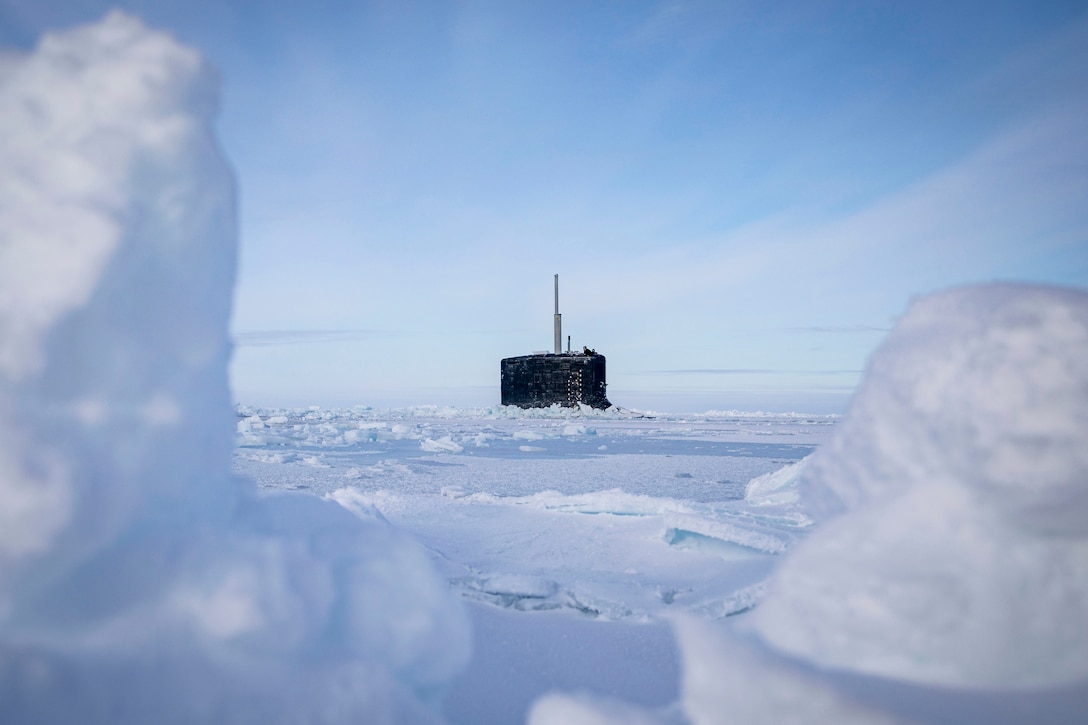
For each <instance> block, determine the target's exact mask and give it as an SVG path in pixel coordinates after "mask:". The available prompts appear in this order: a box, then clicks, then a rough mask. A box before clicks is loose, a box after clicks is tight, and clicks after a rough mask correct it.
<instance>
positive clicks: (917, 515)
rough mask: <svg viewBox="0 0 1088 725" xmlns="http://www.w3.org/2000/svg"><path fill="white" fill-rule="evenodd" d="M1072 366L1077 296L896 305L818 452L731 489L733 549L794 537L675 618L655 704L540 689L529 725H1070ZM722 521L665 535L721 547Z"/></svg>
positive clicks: (1082, 331)
mask: <svg viewBox="0 0 1088 725" xmlns="http://www.w3.org/2000/svg"><path fill="white" fill-rule="evenodd" d="M1085 361H1088V293H1085V292H1083V291H1080V290H1069V289H1060V288H1048V287H1037V286H1025V285H1001V284H995V285H985V286H978V287H968V288H960V289H954V290H950V291H948V292H944V293H941V294H937V295H934V296H931V297H928V298H924V299H921V300H919V301H917V302H915V303H914V304H913V305H912V307H911V309H910V310H909V311H908V313H907V314H906V315H905V317H904V318H903V320H902V321H901V322H900V323H899V325H898V326H897V328H896V329H895V330H894V331H893V333H892V334H891V336H890V337H889V338H888V340H887V341H886V342H885V344H884V345H882V346H881V347H880V348H879V350H878V351H877V352H876V353H875V354H874V356H873V358H872V360H871V361H870V364H869V368H868V371H867V373H866V376H865V378H864V381H863V383H862V386H861V388H860V390H859V391H858V393H857V396H856V399H855V401H854V403H853V405H852V406H851V409H850V411H849V412H848V414H847V416H846V417H845V419H844V420H843V422H842V423H841V424H840V425H839V426H838V427H836V428H835V430H834V431H833V432H832V434H831V438H830V440H829V442H828V443H827V444H825V445H824V446H821V447H820V448H819V449H818V450H817V451H816V452H815V453H814V454H813V455H812V456H811V457H809V458H807V459H805V460H804V461H802V462H799V463H796V464H792V465H790V466H787V467H784V468H782V469H781V470H778V471H775V472H771V473H768V474H766V475H763V476H760V477H757V478H754V479H753V480H751V481H750V482H749V483H748V485H747V486H746V497H745V505H744V507H743V509H742V510H738V511H737V512H736V513H737V514H738V515H739V514H743V516H738V517H735V518H739V520H741V521H744V522H745V525H744V527H743V528H742V532H743V533H744V535H745V536H746V537H750V536H751V535H752V534H753V533H754V532H755V530H754V529H750V528H749V526H750V525H751V524H750V522H751V521H752V520H762V521H763V523H765V524H766V525H767V526H768V527H770V529H771V531H772V532H776V533H780V534H781V533H786V532H788V531H789V530H790V529H789V526H790V524H791V523H792V524H795V525H798V526H800V527H801V528H800V530H803V531H808V530H810V529H811V530H812V533H811V534H810V535H809V536H808V537H803V538H799V539H796V540H794V541H791V542H790V545H789V546H788V548H787V550H786V551H785V553H784V555H782V556H781V557H779V558H778V561H779V563H778V565H777V567H776V568H775V570H774V572H773V574H772V575H771V577H770V579H769V580H766V581H760V582H756V583H753V584H751V585H749V586H748V587H744V588H740V589H735V590H734V591H733V592H732V594H731V595H730V596H728V597H725V598H723V599H722V600H721V602H720V604H719V607H721V608H715V607H707V608H705V609H700V608H699V607H688V608H687V609H686V610H676V611H677V615H674V618H673V621H674V630H675V633H676V636H677V640H678V643H679V646H680V650H681V654H682V678H681V681H682V686H681V693H680V694H679V695H678V697H677V699H676V700H675V702H674V703H673V706H671V707H660V706H659V707H657V708H646V707H643V708H632V704H631V703H630V702H627V703H624V702H616V701H615V700H613V699H609V698H607V697H601V696H591V695H587V694H580V695H579V694H571V695H561V694H556V693H553V694H550V695H548V696H546V697H542V698H540V699H539V700H538V701H537V703H536V704H535V706H534V708H533V709H532V714H531V722H533V723H534V724H535V725H549V724H550V723H560V722H562V723H568V724H569V723H602V722H604V723H608V722H624V721H641V722H657V723H672V722H685V723H693V724H697V725H699V724H703V723H730V722H744V723H777V722H797V723H825V722H840V723H850V722H857V723H879V722H907V721H909V722H933V723H938V722H942V723H943V722H994V723H996V722H1002V723H1034V722H1055V723H1058V722H1061V723H1074V722H1080V721H1081V720H1082V719H1083V713H1084V707H1085V705H1086V703H1088V686H1086V684H1088V617H1086V616H1085V613H1086V612H1088V537H1086V536H1085V531H1084V526H1083V522H1084V521H1085V519H1084V518H1083V516H1082V513H1083V511H1084V506H1085V505H1086V502H1088V466H1086V465H1085V455H1086V453H1085V452H1086V451H1088V438H1086V433H1085V431H1086V430H1088V427H1086V426H1085V423H1086V422H1088V421H1086V420H1085V416H1088V365H1086V364H1085ZM995 464H996V465H995ZM764 511H766V512H767V513H769V514H770V516H768V517H767V518H765V519H761V517H760V512H764ZM732 520H733V519H723V518H721V517H717V518H709V519H705V520H701V522H700V525H699V526H690V525H689V526H684V527H682V526H676V527H675V531H676V533H677V534H680V533H682V532H683V531H690V532H692V533H693V534H697V536H701V537H703V538H702V539H699V538H696V540H697V541H699V542H700V543H701V542H702V541H703V540H704V539H705V540H711V539H709V538H708V537H707V536H706V535H707V534H710V533H714V532H717V531H723V532H725V533H726V535H724V536H721V537H714V538H715V539H716V540H718V541H723V542H724V541H728V540H729V539H731V538H735V537H733V536H732V532H731V531H730V528H729V527H730V524H731V521H732ZM812 523H815V524H816V525H815V526H808V525H807V524H812ZM699 532H703V533H701V534H700V533H699ZM691 539H692V537H691V536H688V537H686V538H681V543H682V542H684V541H690V540H691ZM749 609H750V611H748V610H749ZM681 612H682V614H681ZM730 613H743V615H742V616H740V617H730V618H729V619H726V620H721V621H719V622H715V621H714V620H713V619H712V618H713V617H715V616H718V617H721V616H724V615H728V614H730Z"/></svg>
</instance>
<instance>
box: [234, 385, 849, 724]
mask: <svg viewBox="0 0 1088 725" xmlns="http://www.w3.org/2000/svg"><path fill="white" fill-rule="evenodd" d="M238 415H239V422H238V438H237V440H238V448H237V449H236V451H235V456H234V470H235V472H236V473H238V474H240V475H243V476H247V477H249V478H251V479H253V480H255V481H256V482H257V483H258V485H259V486H260V487H261V488H262V490H264V491H266V492H269V493H272V492H276V491H283V490H291V491H297V490H302V491H306V492H308V493H311V494H314V495H318V496H324V497H329V498H333V499H335V500H337V501H339V502H340V503H342V504H343V505H345V506H348V507H349V508H351V509H352V510H355V511H358V512H359V513H360V514H361V515H365V516H378V515H380V516H382V517H384V518H385V519H386V520H388V521H389V522H391V523H392V524H393V525H395V526H397V527H399V528H402V529H404V530H407V531H409V532H411V534H412V535H413V536H414V537H415V538H416V539H418V540H419V541H420V542H422V543H423V544H424V545H425V546H426V547H427V549H428V550H429V551H430V552H431V554H432V556H433V558H434V561H435V564H436V566H437V568H438V569H439V571H441V573H442V576H443V577H444V578H445V579H446V581H448V582H449V584H450V586H451V587H452V588H453V589H454V591H456V592H457V593H458V595H459V596H461V597H462V598H464V599H465V600H467V601H468V602H470V603H472V604H474V605H476V604H478V605H480V606H481V607H489V608H499V609H505V610H510V611H513V612H517V613H521V616H520V618H518V617H503V616H500V615H498V614H496V613H494V612H489V611H485V610H481V609H479V608H478V607H475V606H474V607H473V611H474V612H475V619H476V620H477V629H478V630H480V629H483V630H490V629H493V628H496V627H499V628H500V631H501V626H500V625H501V624H505V626H506V627H507V628H508V629H509V632H505V633H502V634H500V635H492V636H503V637H504V639H505V640H506V644H505V646H504V647H499V646H498V643H497V642H493V641H483V640H482V639H481V637H480V636H479V635H478V637H477V640H478V641H477V649H478V650H479V649H481V648H483V649H485V650H491V649H494V650H502V649H506V650H508V651H507V654H506V657H507V658H509V657H511V656H512V654H513V651H511V650H516V651H519V652H520V655H519V657H518V660H519V667H518V668H516V669H512V670H511V671H510V673H509V674H508V675H507V676H504V677H501V678H500V682H495V681H494V679H495V675H494V673H492V674H491V675H489V677H488V680H489V681H490V682H491V685H492V688H491V689H489V691H488V692H487V693H474V696H473V697H471V698H463V699H459V696H461V695H464V694H467V692H468V691H469V690H470V689H472V688H474V687H479V686H480V683H477V682H475V680H474V673H473V672H472V671H471V670H470V672H469V673H468V674H467V675H465V676H463V677H462V678H461V680H459V687H458V688H457V689H455V691H454V693H453V694H452V695H451V696H450V698H451V704H450V705H449V706H448V710H449V714H450V716H451V718H454V719H456V720H458V721H463V722H466V723H467V722H511V721H517V720H520V719H522V718H523V717H524V708H527V707H528V705H529V704H530V702H531V699H530V698H531V696H534V695H535V696H539V695H542V694H544V692H546V691H548V690H550V689H553V688H556V687H562V686H564V685H565V686H567V687H578V688H579V689H589V690H591V691H596V692H598V693H599V694H611V695H614V696H623V697H625V698H630V699H634V700H636V701H638V702H640V703H642V704H646V705H664V704H666V703H668V702H669V701H671V700H672V699H674V698H675V696H676V692H677V689H676V688H677V684H678V670H677V665H676V660H675V654H674V651H673V645H672V643H671V639H670V636H669V634H668V630H667V627H665V624H666V620H665V619H664V617H665V615H667V614H669V613H672V612H686V613H690V614H693V615H696V616H700V617H707V618H711V619H718V618H722V617H726V616H730V615H732V614H736V613H738V612H743V611H745V610H747V609H748V608H750V607H752V606H753V605H755V604H756V603H758V601H759V599H760V597H761V596H762V594H763V591H764V582H765V579H766V578H767V576H768V575H769V573H770V572H771V570H772V569H773V566H774V561H775V559H776V557H777V556H778V555H779V554H780V553H781V552H783V551H784V550H785V549H786V548H787V547H788V546H789V545H790V543H791V542H792V541H793V540H794V539H795V538H796V537H797V536H799V535H800V534H801V533H802V532H803V531H804V528H805V527H806V526H807V524H808V523H809V522H808V520H807V519H806V518H805V517H804V516H803V515H801V514H800V513H799V512H798V511H797V510H796V508H795V507H792V506H789V505H779V506H772V505H768V502H767V501H766V500H764V499H761V498H760V497H759V496H758V494H757V493H756V492H753V495H752V497H751V498H752V501H746V500H745V490H746V484H747V483H748V481H750V480H751V479H754V478H758V477H760V476H765V475H766V474H770V473H773V472H775V471H779V470H780V469H783V468H784V467H787V466H791V465H792V464H794V463H795V462H797V461H798V460H799V459H801V458H803V457H804V456H806V455H808V454H809V453H811V452H812V450H813V449H814V447H815V446H817V445H818V444H819V443H820V442H821V441H822V440H823V439H824V438H825V437H826V435H827V434H828V432H829V431H830V430H831V428H832V426H833V425H834V424H835V421H836V418H835V417H833V416H803V415H800V416H799V415H773V414H746V413H737V412H728V413H723V412H710V413H707V414H703V415H691V416H674V415H663V414H655V413H647V414H640V413H636V412H632V411H624V410H616V409H612V410H611V411H605V412H602V411H596V410H593V409H590V408H582V409H581V410H564V409H560V408H558V407H556V408H552V409H547V410H529V411H522V410H519V409H517V408H512V407H508V408H503V407H501V406H496V407H495V408H489V409H477V410H459V409H445V408H438V407H420V408H408V409H401V410H385V411H379V410H370V409H365V408H356V409H352V410H339V411H337V410H321V409H312V410H262V409H252V408H246V407H240V408H239V413H238ZM544 612H554V613H556V614H559V615H567V616H573V617H578V618H579V619H577V620H570V619H555V618H554V617H551V618H547V621H546V622H545V623H544V626H549V627H550V628H551V629H552V630H553V632H552V634H553V635H556V634H558V635H559V636H560V639H562V638H564V637H571V636H573V634H572V633H566V632H565V628H567V627H570V628H574V631H575V632H579V634H578V638H579V639H581V640H583V641H587V642H593V641H594V639H595V637H594V635H595V634H597V633H599V634H600V637H601V638H603V639H605V640H606V641H608V636H609V635H611V637H612V639H613V640H616V641H618V643H619V644H621V645H623V646H629V645H630V644H631V643H638V642H642V641H644V640H645V639H646V638H650V639H652V640H653V641H654V646H653V647H650V648H643V649H642V650H639V649H638V648H637V647H636V648H635V651H633V652H630V653H628V655H627V656H622V653H621V652H616V653H613V654H614V655H615V656H609V654H608V653H607V652H604V651H599V650H600V649H601V647H599V646H596V645H594V646H586V647H584V648H580V647H577V646H572V645H573V644H574V643H573V642H571V643H568V644H567V645H566V646H565V647H564V649H565V650H566V651H565V652H564V653H563V656H562V658H561V661H560V662H555V663H552V667H553V669H556V670H567V673H566V675H565V676H557V677H556V676H553V677H541V676H540V673H539V671H538V668H537V667H536V666H535V665H536V664H542V663H537V662H535V660H538V659H546V658H547V657H548V656H549V653H550V652H553V653H554V652H555V650H556V649H557V646H556V645H555V644H552V645H550V646H549V647H546V648H544V650H543V651H537V647H530V646H517V645H515V646H513V647H511V644H510V643H511V642H515V643H516V642H517V641H518V640H519V639H521V638H522V637H524V635H525V633H527V632H531V631H535V629H536V628H537V627H539V626H541V622H540V621H539V620H542V619H544V617H542V616H541V613H544ZM534 617H535V618H536V619H534ZM589 620H592V621H593V622H594V623H600V626H599V627H596V628H594V627H588V628H587V625H586V624H585V623H584V622H586V621H589ZM605 622H622V623H626V624H630V625H637V626H638V627H639V629H624V630H620V631H616V630H615V628H607V627H606V626H604V624H603V623H605ZM621 632H622V634H621ZM617 638H618V639H617ZM627 640H629V641H627ZM527 644H528V643H526V645H527ZM537 644H538V645H539V643H537ZM488 659H489V657H487V656H480V657H479V660H478V661H479V666H480V667H482V668H487V670H488V671H489V672H490V671H491V670H493V668H494V664H492V663H488ZM579 660H588V661H592V662H595V666H593V667H588V668H587V667H586V666H585V665H584V664H583V665H581V666H579V665H578V661H579ZM459 690H460V691H459ZM461 691H463V692H461ZM481 695H485V696H481ZM466 700H467V701H470V702H471V703H472V706H471V708H470V707H469V704H468V702H466Z"/></svg>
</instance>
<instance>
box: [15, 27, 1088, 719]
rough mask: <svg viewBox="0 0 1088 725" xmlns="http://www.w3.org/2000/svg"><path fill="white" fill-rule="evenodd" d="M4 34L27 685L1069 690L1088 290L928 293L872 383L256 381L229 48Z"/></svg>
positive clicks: (1087, 384) (706, 705) (812, 694)
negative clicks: (642, 388)
mask: <svg viewBox="0 0 1088 725" xmlns="http://www.w3.org/2000/svg"><path fill="white" fill-rule="evenodd" d="M3 64H4V67H3V68H2V69H0V131H2V132H0V721H3V722H75V721H92V722H93V721H98V722H117V723H129V722H131V723H135V722H141V723H142V722H161V721H166V722H170V721H177V722H203V721H209V722H221V721H225V722H269V723H275V722H315V723H321V722H327V723H342V722H356V721H361V722H377V723H381V722H390V723H393V722H396V723H404V722H411V723H416V722H442V721H447V722H454V723H474V724H486V723H510V722H519V721H526V720H527V721H528V722H531V723H533V724H534V725H548V724H549V723H564V724H565V725H569V724H570V723H619V722H624V723H627V722H640V723H686V724H692V725H702V724H704V723H720V722H745V723H778V722H797V723H824V722H842V723H852V722H865V723H879V722H889V723H890V722H905V721H912V722H934V723H936V722H994V723H996V722H1076V721H1078V716H1079V715H1080V716H1082V714H1083V712H1084V710H1085V708H1086V707H1088V616H1086V615H1085V613H1086V612H1088V524H1086V522H1088V490H1086V485H1088V438H1086V431H1088V425H1086V424H1088V420H1086V418H1088V364H1086V361H1088V293H1086V292H1084V291H1081V290H1070V289H1057V288H1049V287H1039V286H1025V285H1010V284H993V285H984V286H978V287H969V288H961V289H955V290H950V291H947V292H944V293H940V294H937V295H933V296H930V297H927V298H923V299H920V300H917V301H915V302H914V303H913V304H912V306H911V308H910V310H909V311H908V312H907V314H906V315H905V316H904V317H903V319H902V320H901V321H900V322H899V324H898V325H897V327H896V329H895V330H894V331H893V333H892V334H891V335H890V336H889V337H888V339H887V341H886V342H885V343H884V344H883V345H882V347H881V348H880V349H879V350H878V351H877V353H876V354H875V355H874V356H873V358H872V360H871V361H870V363H869V366H868V370H867V372H866V374H865V378H864V381H863V383H862V386H861V387H860V389H859V390H858V392H857V395H856V398H855V400H854V402H853V404H852V406H851V409H850V411H849V413H848V415H847V416H846V417H845V418H843V419H841V420H840V419H839V418H837V417H835V416H813V415H806V414H804V413H790V414H768V413H759V412H744V411H735V410H724V411H721V410H716V411H708V412H706V413H703V414H699V415H682V416H681V415H671V414H667V413H659V412H654V411H639V410H628V409H622V408H611V409H609V410H606V411H601V410H596V409H593V408H589V407H586V406H582V407H579V408H575V409H565V408H560V407H557V406H556V407H552V408H546V409H534V410H521V409H518V408H512V407H503V406H498V405H496V406H490V407H485V408H473V409H463V408H456V407H452V406H439V405H430V406H416V407H408V408H398V409H381V410H378V409H373V408H370V407H366V406H359V407H355V408H345V409H322V408H320V407H317V406H310V407H308V408H304V409H266V408H261V407H254V406H236V407H234V408H233V409H232V407H231V406H230V403H229V400H230V397H229V392H228V389H227V372H226V364H227V360H228V357H229V354H230V346H229V341H228V336H227V323H228V318H229V312H230V298H231V285H232V282H233V274H234V255H235V247H236V238H235V237H236V235H235V229H234V211H233V209H234V191H233V182H232V179H231V176H230V172H229V169H228V167H227V165H226V163H225V161H224V160H223V159H222V158H221V155H220V153H219V151H218V149H217V147H216V145H215V142H214V134H213V132H212V128H211V124H212V122H213V119H214V114H215V107H216V97H217V81H216V79H215V75H214V73H213V72H212V71H211V70H210V69H209V68H208V67H207V66H206V64H205V63H204V61H203V60H202V59H201V58H200V57H199V56H198V55H196V54H195V53H193V52H192V51H190V50H188V49H186V48H184V47H182V46H181V45H179V44H178V43H177V42H176V41H174V40H173V39H171V38H169V37H167V36H165V35H162V34H160V33H156V32H153V31H150V30H148V29H147V28H145V27H144V26H143V25H142V24H141V23H140V22H139V21H137V20H135V19H133V18H131V17H129V16H126V15H124V14H121V13H112V14H110V15H108V16H107V17H106V18H105V19H104V20H103V21H101V22H99V23H97V24H95V25H91V26H87V27H84V28H77V29H75V30H71V31H68V32H64V33H57V34H53V35H49V36H46V37H45V38H43V39H42V41H41V43H40V45H39V47H38V48H37V49H36V50H35V51H34V52H33V53H31V54H28V55H26V56H23V57H20V58H17V59H14V60H8V59H5V60H4V61H3Z"/></svg>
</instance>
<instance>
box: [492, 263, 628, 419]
mask: <svg viewBox="0 0 1088 725" xmlns="http://www.w3.org/2000/svg"><path fill="white" fill-rule="evenodd" d="M554 321H555V352H554V353H547V352H540V353H533V354H532V355H521V356H519V357H508V358H503V360H502V362H501V364H500V370H501V375H502V404H503V405H516V406H518V407H519V408H547V407H548V406H551V405H555V404H556V403H558V404H559V405H562V406H566V407H571V408H573V407H574V406H576V405H578V404H579V403H584V404H586V405H589V406H592V407H594V408H608V407H611V405H612V404H611V403H610V402H608V398H607V397H606V395H605V388H606V383H605V359H604V355H599V354H598V353H597V351H596V350H591V349H589V348H588V347H583V348H582V351H581V352H571V350H570V337H569V336H568V337H567V351H566V352H563V317H562V315H560V314H559V275H558V274H557V275H555V317H554Z"/></svg>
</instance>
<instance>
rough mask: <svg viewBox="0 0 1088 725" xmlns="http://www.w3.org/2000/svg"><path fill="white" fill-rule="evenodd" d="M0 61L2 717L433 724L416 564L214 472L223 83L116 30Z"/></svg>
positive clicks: (223, 213) (220, 353)
mask: <svg viewBox="0 0 1088 725" xmlns="http://www.w3.org/2000/svg"><path fill="white" fill-rule="evenodd" d="M2 63H3V65H2V67H0V721H2V722H133V723H136V722H139V723H144V722H171V721H174V722H200V721H207V722H344V721H349V720H352V719H355V720H358V719H359V718H362V717H364V716H365V718H366V721H367V722H382V721H387V722H394V721H395V722H404V721H421V722H423V721H428V720H430V719H437V710H436V709H435V706H434V702H435V700H436V698H437V696H438V695H439V694H440V692H441V690H442V688H443V686H444V684H445V683H446V682H447V681H448V679H449V678H450V677H451V676H452V675H453V674H455V673H456V672H457V671H458V670H459V668H460V667H461V666H462V665H463V663H464V662H465V661H466V660H467V656H468V636H467V625H466V621H465V617H464V613H463V611H462V609H461V608H460V606H459V605H457V603H455V602H454V601H453V600H452V598H451V597H450V594H449V592H448V591H447V588H446V586H445V584H444V582H442V581H441V580H440V579H438V578H437V577H436V576H435V574H434V572H433V570H432V567H431V563H430V560H429V558H428V556H427V555H426V554H425V552H424V551H423V550H422V549H421V548H420V547H418V546H417V545H416V544H414V543H412V542H410V541H407V540H406V539H405V538H404V537H403V535H401V534H398V533H397V532H396V531H395V530H394V529H392V528H391V527H390V526H389V525H388V524H387V523H385V522H383V521H381V520H380V519H378V518H372V519H371V520H369V521H367V520H363V519H361V518H360V517H358V516H355V515H353V514H351V513H350V512H348V511H347V510H345V509H344V508H342V507H340V506H338V505H337V504H335V503H333V502H328V501H322V500H320V499H317V498H315V497H296V496H289V495H280V496H273V497H265V498H258V497H257V496H256V494H255V492H254V491H252V490H251V488H250V487H249V486H248V485H244V484H242V483H239V482H236V481H234V480H233V479H232V477H231V475H230V458H231V449H232V445H233V435H234V418H233V411H232V409H231V406H230V404H229V397H228V386H227V367H226V366H227V360H228V356H229V351H230V347H229V341H228V334H227V322H228V316H229V310H230V299H231V290H232V284H233V278H234V256H235V247H236V241H235V229H234V224H235V222H234V209H233V205H234V201H233V184H232V180H231V176H230V173H229V169H228V168H227V165H226V164H225V162H224V161H223V159H222V157H221V155H220V153H219V151H218V149H217V147H216V145H215V143H214V140H213V136H212V132H211V119H212V116H213V115H214V112H215V104H216V93H217V91H216V86H217V83H216V80H215V77H214V75H213V74H212V73H211V72H210V70H209V69H208V67H207V66H206V65H205V63H204V62H203V61H202V59H201V58H200V57H199V56H198V55H197V54H196V53H194V52H192V51H190V50H188V49H186V48H184V47H182V46H180V45H179V44H178V43H176V42H175V41H174V40H172V39H171V38H169V37H167V36H165V35H162V34H159V33H155V32H151V31H149V30H147V29H146V28H145V27H144V26H143V25H142V24H141V23H140V22H138V21H136V20H134V19H132V18H130V17H127V16H125V15H123V14H120V13H113V14H111V15H109V16H108V17H107V18H105V19H104V20H103V21H102V22H100V23H98V24H96V25H92V26H88V27H84V28H79V29H76V30H73V31H70V32H65V33H59V34H54V35H49V36H46V37H45V38H43V40H42V41H41V43H40V45H39V47H38V48H37V49H36V50H35V51H34V52H33V53H32V54H30V55H28V56H26V57H21V58H16V59H11V58H9V57H5V59H4V60H3V61H2Z"/></svg>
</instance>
